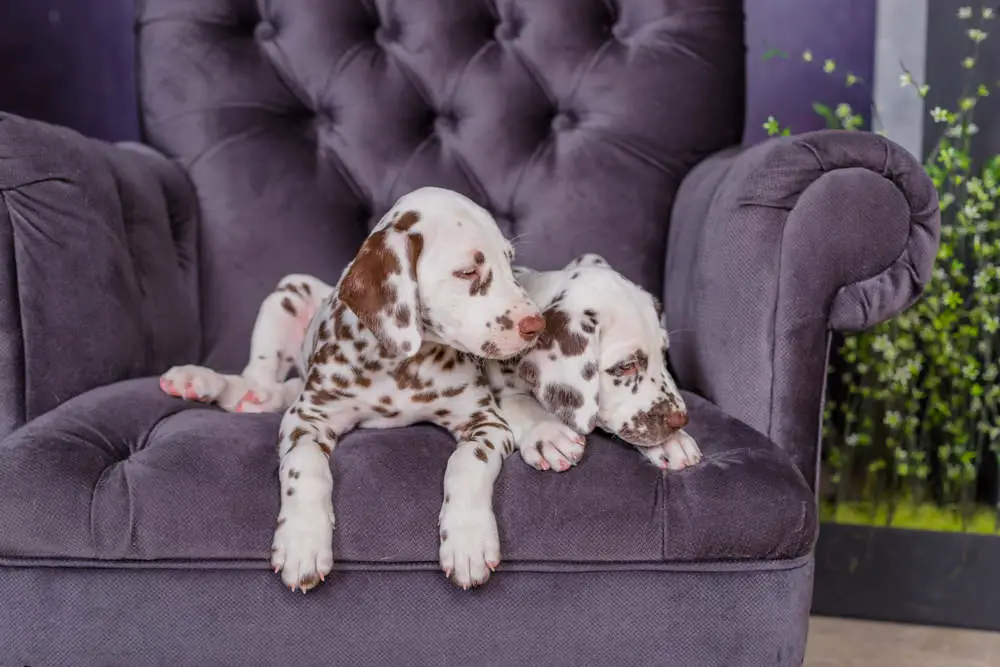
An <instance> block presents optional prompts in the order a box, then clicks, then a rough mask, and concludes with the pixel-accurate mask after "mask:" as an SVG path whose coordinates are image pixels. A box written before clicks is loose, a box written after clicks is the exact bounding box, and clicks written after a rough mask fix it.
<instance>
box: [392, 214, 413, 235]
mask: <svg viewBox="0 0 1000 667" xmlns="http://www.w3.org/2000/svg"><path fill="white" fill-rule="evenodd" d="M418 222H420V214H419V213H417V212H416V211H407V212H406V213H404V214H403V215H401V216H399V217H398V218H397V219H396V224H395V225H393V226H394V227H395V228H396V229H398V230H399V231H401V232H406V231H409V230H410V227H412V226H413V225H415V224H417V223H418Z"/></svg>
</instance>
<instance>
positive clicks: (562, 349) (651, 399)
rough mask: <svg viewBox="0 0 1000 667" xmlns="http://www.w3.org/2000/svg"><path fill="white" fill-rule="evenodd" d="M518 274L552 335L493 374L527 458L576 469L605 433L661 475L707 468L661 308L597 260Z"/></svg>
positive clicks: (495, 365)
mask: <svg viewBox="0 0 1000 667" xmlns="http://www.w3.org/2000/svg"><path fill="white" fill-rule="evenodd" d="M514 273H515V276H516V277H517V280H518V282H520V283H521V284H522V285H523V286H524V287H525V289H527V291H528V294H529V295H530V296H531V298H532V300H534V301H535V303H537V304H539V305H540V306H542V310H543V314H544V317H545V320H546V328H545V331H544V332H543V333H542V335H541V337H540V338H539V341H538V343H537V344H536V345H535V346H534V347H532V348H531V349H530V350H529V351H527V352H526V353H524V354H523V355H520V356H518V357H517V358H516V359H513V360H508V361H499V362H490V363H489V364H488V365H487V368H488V372H489V377H490V384H491V387H492V388H493V390H494V393H495V394H496V395H497V397H498V400H499V401H500V404H501V408H502V409H503V415H504V417H506V419H507V421H508V423H509V424H510V426H511V428H512V429H513V431H514V437H515V441H516V442H517V444H518V447H519V449H520V450H521V458H523V459H524V460H525V462H527V463H528V464H529V465H531V466H533V467H535V468H537V469H539V470H555V471H558V472H561V471H565V470H568V469H569V468H570V467H571V466H572V465H575V464H576V463H577V462H579V461H580V459H581V458H582V457H583V452H584V447H585V442H586V441H585V439H584V438H583V437H582V436H584V435H586V434H588V433H591V432H592V431H593V430H594V429H595V428H597V427H601V428H602V429H604V430H605V431H608V432H609V433H611V434H613V435H616V436H618V437H619V438H621V439H622V440H625V441H626V442H628V443H630V444H632V445H634V446H635V447H636V448H637V449H638V450H639V452H641V453H642V455H643V456H645V457H646V458H647V459H648V460H649V461H651V462H653V463H654V464H656V465H658V466H659V467H661V468H670V469H672V470H680V469H682V468H685V467H687V466H690V465H694V464H695V463H697V462H698V461H700V460H701V450H700V449H699V447H698V444H697V443H696V442H695V440H694V438H692V437H691V436H690V435H689V434H688V433H687V432H686V431H684V429H683V427H684V426H685V425H687V422H688V416H687V407H686V406H685V404H684V399H683V398H682V397H681V395H680V392H679V391H678V389H677V384H676V383H675V382H674V379H673V377H672V376H671V375H670V371H669V370H668V368H667V361H666V356H667V349H668V347H669V344H670V339H669V336H668V335H667V331H666V329H665V328H664V326H663V323H662V322H661V315H660V313H659V311H660V302H659V300H658V299H656V298H654V297H653V296H652V295H650V294H649V293H648V292H645V291H644V290H643V289H642V288H640V287H639V286H638V285H636V284H635V283H633V282H631V281H630V280H628V279H627V278H625V277H624V276H622V275H621V274H620V273H618V272H617V271H615V270H614V269H612V268H611V267H610V266H609V265H608V263H607V262H606V261H605V260H604V259H603V258H602V257H600V256H599V255H596V254H587V255H583V256H581V257H578V258H577V259H575V260H573V261H572V262H570V263H569V264H568V265H567V266H566V268H564V269H562V270H559V271H543V272H539V271H532V270H529V269H525V268H521V267H516V268H515V270H514Z"/></svg>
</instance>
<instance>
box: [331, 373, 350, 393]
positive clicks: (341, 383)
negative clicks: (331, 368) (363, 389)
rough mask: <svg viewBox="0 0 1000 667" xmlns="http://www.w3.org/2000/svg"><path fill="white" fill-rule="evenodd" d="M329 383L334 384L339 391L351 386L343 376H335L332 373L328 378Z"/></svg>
mask: <svg viewBox="0 0 1000 667" xmlns="http://www.w3.org/2000/svg"><path fill="white" fill-rule="evenodd" d="M330 382H332V383H334V384H335V385H337V386H338V387H340V388H341V389H347V388H348V387H350V386H351V381H350V380H348V379H347V378H345V377H344V376H343V375H337V374H336V373H334V374H333V375H331V376H330Z"/></svg>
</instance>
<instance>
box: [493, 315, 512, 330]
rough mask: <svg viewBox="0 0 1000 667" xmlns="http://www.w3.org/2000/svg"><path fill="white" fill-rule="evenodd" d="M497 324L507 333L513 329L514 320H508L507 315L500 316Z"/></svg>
mask: <svg viewBox="0 0 1000 667" xmlns="http://www.w3.org/2000/svg"><path fill="white" fill-rule="evenodd" d="M497 324H499V325H500V328H501V329H503V330H504V331H509V330H511V329H513V328H514V320H512V319H510V317H508V316H507V315H501V316H500V317H498V318H497Z"/></svg>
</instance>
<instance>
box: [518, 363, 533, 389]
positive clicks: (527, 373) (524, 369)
mask: <svg viewBox="0 0 1000 667" xmlns="http://www.w3.org/2000/svg"><path fill="white" fill-rule="evenodd" d="M517 374H518V376H520V378H521V379H522V380H524V381H525V382H527V383H528V384H530V385H531V386H532V387H536V386H538V365H537V364H535V362H533V361H528V360H525V361H522V362H521V365H520V366H518V369H517Z"/></svg>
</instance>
